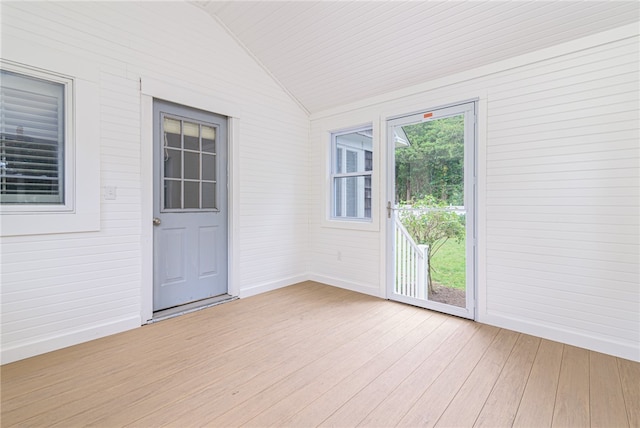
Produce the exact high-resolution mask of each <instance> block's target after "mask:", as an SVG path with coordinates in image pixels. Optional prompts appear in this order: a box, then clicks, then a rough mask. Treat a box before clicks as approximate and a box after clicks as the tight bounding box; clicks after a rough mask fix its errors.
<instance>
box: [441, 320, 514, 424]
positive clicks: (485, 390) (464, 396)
mask: <svg viewBox="0 0 640 428" xmlns="http://www.w3.org/2000/svg"><path fill="white" fill-rule="evenodd" d="M517 339H518V333H515V332H513V331H509V330H500V332H499V333H498V336H496V339H495V341H494V342H493V343H491V345H490V346H489V349H488V350H487V352H486V353H485V355H484V356H483V357H482V359H481V360H480V361H479V362H478V365H477V366H476V367H475V368H474V370H473V371H472V372H471V374H470V375H469V377H468V378H467V380H466V381H465V382H464V384H463V385H462V387H461V388H460V390H459V391H458V392H457V393H456V395H455V397H454V399H453V400H452V401H451V403H450V404H449V406H448V407H447V409H446V410H445V411H444V413H443V414H442V416H440V419H438V421H437V423H436V426H438V427H461V426H464V427H470V426H473V424H474V422H475V421H476V418H477V417H478V414H479V413H480V410H481V409H482V407H483V406H484V403H485V401H486V399H487V397H488V396H489V394H490V393H491V390H492V389H493V386H494V385H495V383H496V381H497V380H498V377H499V376H500V373H501V372H502V369H503V367H504V364H505V363H506V361H507V359H508V358H509V355H510V354H511V351H512V350H513V347H514V345H515V343H516V340H517Z"/></svg>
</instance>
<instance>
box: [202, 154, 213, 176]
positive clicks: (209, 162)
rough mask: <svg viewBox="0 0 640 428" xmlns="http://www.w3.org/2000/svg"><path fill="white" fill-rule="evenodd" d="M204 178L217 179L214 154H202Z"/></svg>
mask: <svg viewBox="0 0 640 428" xmlns="http://www.w3.org/2000/svg"><path fill="white" fill-rule="evenodd" d="M202 179H203V180H215V179H216V157H215V156H214V155H205V154H203V155H202Z"/></svg>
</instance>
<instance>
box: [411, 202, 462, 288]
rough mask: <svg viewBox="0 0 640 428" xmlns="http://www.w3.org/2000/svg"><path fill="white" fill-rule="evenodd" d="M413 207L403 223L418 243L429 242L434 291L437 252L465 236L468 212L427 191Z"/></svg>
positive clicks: (428, 258) (430, 279) (429, 276)
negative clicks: (464, 214)
mask: <svg viewBox="0 0 640 428" xmlns="http://www.w3.org/2000/svg"><path fill="white" fill-rule="evenodd" d="M410 207H411V209H409V210H406V211H404V212H403V214H402V218H401V220H402V224H403V225H404V226H405V227H406V229H407V231H408V232H409V233H410V234H411V236H412V237H413V239H414V240H415V241H416V243H418V244H423V245H428V248H427V263H428V264H429V275H428V285H429V292H430V293H432V292H433V283H432V278H433V275H434V266H433V263H432V260H433V256H434V255H435V254H437V253H438V251H439V250H440V249H441V248H442V246H443V245H444V244H445V243H446V242H447V241H448V240H449V239H451V238H454V239H456V240H457V241H462V240H464V237H465V225H464V221H465V218H464V216H461V215H459V214H457V213H456V212H454V211H451V210H450V209H448V204H446V203H445V202H443V201H439V200H437V199H436V198H435V197H434V196H432V195H427V196H425V197H423V198H422V199H419V200H417V201H415V202H414V203H412V204H411V205H410Z"/></svg>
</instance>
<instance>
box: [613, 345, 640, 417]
mask: <svg viewBox="0 0 640 428" xmlns="http://www.w3.org/2000/svg"><path fill="white" fill-rule="evenodd" d="M617 360H618V370H619V371H620V381H621V383H622V393H623V395H624V402H625V407H626V408H627V417H628V418H629V426H632V427H640V363H638V362H634V361H629V360H623V359H622V358H618V359H617Z"/></svg>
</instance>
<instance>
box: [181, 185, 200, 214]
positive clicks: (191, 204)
mask: <svg viewBox="0 0 640 428" xmlns="http://www.w3.org/2000/svg"><path fill="white" fill-rule="evenodd" d="M184 208H200V183H199V182H197V181H185V182H184Z"/></svg>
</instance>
